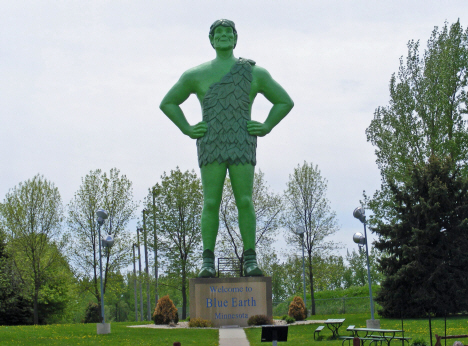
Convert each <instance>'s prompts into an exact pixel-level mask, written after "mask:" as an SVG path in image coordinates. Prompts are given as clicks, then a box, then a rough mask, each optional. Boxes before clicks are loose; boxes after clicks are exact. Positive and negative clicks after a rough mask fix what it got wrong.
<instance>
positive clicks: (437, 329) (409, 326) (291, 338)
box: [245, 314, 468, 346]
mask: <svg viewBox="0 0 468 346" xmlns="http://www.w3.org/2000/svg"><path fill="white" fill-rule="evenodd" d="M328 318H346V321H345V322H344V323H343V326H341V328H340V334H341V335H348V334H350V333H349V332H346V328H347V327H348V326H349V325H351V324H354V325H355V326H356V327H365V326H366V320H367V319H369V318H370V316H369V314H355V315H351V314H347V315H333V316H331V315H316V316H314V317H313V318H309V319H313V320H326V319H328ZM376 318H379V317H378V316H376ZM403 323H404V330H405V337H410V338H412V340H411V341H413V340H414V339H420V338H424V339H425V340H426V341H427V344H428V345H430V339H429V321H428V320H427V319H408V320H404V321H403ZM317 326H319V324H309V325H302V326H301V325H297V326H289V329H288V341H287V342H281V343H278V345H281V346H288V345H295V346H301V345H316V346H341V343H342V341H341V340H330V339H329V337H331V332H330V330H328V329H327V328H326V327H325V328H324V329H323V330H322V332H321V333H320V335H321V336H323V339H322V340H320V341H314V331H315V329H316V328H317ZM380 327H381V328H385V329H401V320H398V319H383V318H380ZM245 333H246V334H247V338H248V339H249V342H250V345H251V346H263V345H267V343H261V342H260V338H261V328H246V329H245ZM434 334H439V335H444V319H443V318H437V319H433V320H432V335H433V344H435V342H436V340H435V337H434ZM462 334H468V317H467V316H460V317H450V318H448V319H447V335H462ZM454 341H455V340H453V339H451V340H447V345H453V342H454ZM460 341H462V342H463V343H464V344H465V345H467V344H468V338H465V339H460ZM391 344H392V346H400V343H399V342H396V341H394V342H392V343H391ZM410 344H411V342H410ZM405 346H407V343H405ZM442 346H444V341H443V340H442Z"/></svg>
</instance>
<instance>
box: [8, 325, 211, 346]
mask: <svg viewBox="0 0 468 346" xmlns="http://www.w3.org/2000/svg"><path fill="white" fill-rule="evenodd" d="M135 324H141V322H140V323H136V322H113V323H111V334H107V335H97V334H96V324H95V323H90V324H54V325H45V326H14V327H10V326H0V345H2V346H6V345H12V346H13V345H15V346H17V345H25V346H26V345H27V346H32V345H48V346H49V345H50V346H52V345H112V346H118V345H131V346H139V345H161V346H166V345H167V346H172V344H173V343H174V342H175V341H179V342H180V343H181V344H182V345H183V346H186V345H207V346H217V345H218V344H219V343H218V330H217V329H180V328H177V329H152V328H128V327H127V326H129V325H135Z"/></svg>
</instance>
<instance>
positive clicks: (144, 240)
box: [143, 209, 158, 321]
mask: <svg viewBox="0 0 468 346" xmlns="http://www.w3.org/2000/svg"><path fill="white" fill-rule="evenodd" d="M147 213H148V210H146V209H143V242H144V245H145V273H146V318H147V320H148V321H151V303H150V283H149V264H148V246H147V241H148V240H147V230H146V214H147ZM157 303H158V302H156V304H157Z"/></svg>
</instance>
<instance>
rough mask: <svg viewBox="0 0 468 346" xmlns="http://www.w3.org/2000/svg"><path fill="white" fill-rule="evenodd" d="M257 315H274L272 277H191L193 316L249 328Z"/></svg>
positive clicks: (215, 322) (191, 314)
mask: <svg viewBox="0 0 468 346" xmlns="http://www.w3.org/2000/svg"><path fill="white" fill-rule="evenodd" d="M254 315H266V316H269V317H272V316H273V307H272V296H271V277H263V276H262V277H240V278H209V279H202V278H198V279H190V318H191V319H192V318H203V319H205V320H210V321H211V322H212V323H213V327H221V326H230V325H237V326H240V327H246V326H247V320H248V319H249V317H251V316H254Z"/></svg>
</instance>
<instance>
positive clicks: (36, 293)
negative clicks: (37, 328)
mask: <svg viewBox="0 0 468 346" xmlns="http://www.w3.org/2000/svg"><path fill="white" fill-rule="evenodd" d="M38 300H39V288H38V287H36V288H35V289H34V298H33V301H34V324H39V311H38V307H37V301H38Z"/></svg>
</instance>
